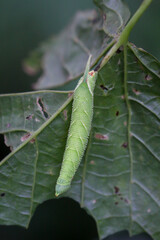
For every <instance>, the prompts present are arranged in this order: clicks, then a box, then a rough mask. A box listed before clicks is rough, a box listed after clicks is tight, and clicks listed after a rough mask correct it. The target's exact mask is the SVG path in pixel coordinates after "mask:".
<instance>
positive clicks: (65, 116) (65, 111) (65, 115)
mask: <svg viewBox="0 0 160 240" xmlns="http://www.w3.org/2000/svg"><path fill="white" fill-rule="evenodd" d="M67 112H68V111H67V110H64V111H63V116H64V119H65V120H66V121H67V119H68V116H67Z"/></svg>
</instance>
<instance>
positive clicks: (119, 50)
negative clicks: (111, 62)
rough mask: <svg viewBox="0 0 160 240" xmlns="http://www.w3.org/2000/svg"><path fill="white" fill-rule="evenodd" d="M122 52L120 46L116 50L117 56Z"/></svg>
mask: <svg viewBox="0 0 160 240" xmlns="http://www.w3.org/2000/svg"><path fill="white" fill-rule="evenodd" d="M122 51H123V46H121V47H120V48H118V49H117V51H116V53H117V54H119V53H121V52H122Z"/></svg>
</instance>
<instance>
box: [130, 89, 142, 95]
mask: <svg viewBox="0 0 160 240" xmlns="http://www.w3.org/2000/svg"><path fill="white" fill-rule="evenodd" d="M132 91H133V92H134V93H135V94H136V95H139V94H141V93H140V91H138V90H137V89H136V88H133V89H132Z"/></svg>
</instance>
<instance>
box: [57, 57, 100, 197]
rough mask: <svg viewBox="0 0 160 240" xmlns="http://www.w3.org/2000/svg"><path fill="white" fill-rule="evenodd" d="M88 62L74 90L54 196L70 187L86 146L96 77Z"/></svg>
mask: <svg viewBox="0 0 160 240" xmlns="http://www.w3.org/2000/svg"><path fill="white" fill-rule="evenodd" d="M89 64H90V58H89V60H88V63H87V66H86V70H85V73H84V75H83V77H81V79H80V80H79V82H78V85H77V87H76V89H75V91H74V97H73V107H72V115H71V123H70V128H69V134H68V138H67V143H66V148H65V151H64V155H63V162H62V167H61V170H60V175H59V177H58V180H57V183H56V193H55V195H56V196H58V195H60V194H62V193H63V192H66V191H67V190H68V189H69V188H70V185H71V181H72V179H73V177H74V175H75V173H76V171H77V169H78V167H79V164H80V161H81V159H82V157H83V155H84V151H85V149H86V146H87V142H88V137H89V133H90V129H91V123H92V117H93V92H94V87H95V83H96V78H97V72H95V71H91V72H88V71H89Z"/></svg>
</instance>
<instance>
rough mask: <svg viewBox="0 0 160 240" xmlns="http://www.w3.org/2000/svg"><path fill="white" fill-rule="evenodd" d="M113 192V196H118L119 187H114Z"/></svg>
mask: <svg viewBox="0 0 160 240" xmlns="http://www.w3.org/2000/svg"><path fill="white" fill-rule="evenodd" d="M114 191H115V194H118V193H119V187H116V186H114Z"/></svg>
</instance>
